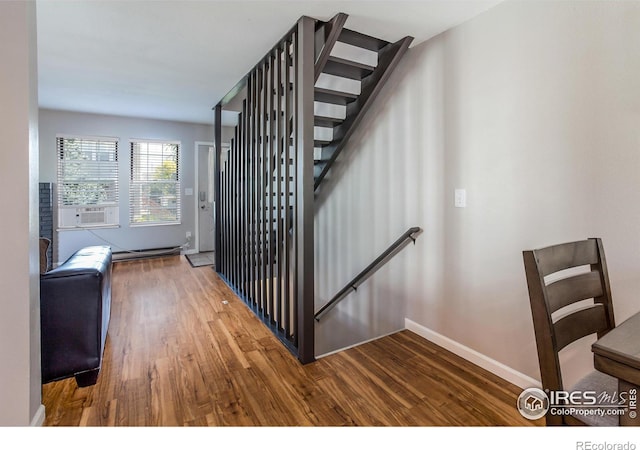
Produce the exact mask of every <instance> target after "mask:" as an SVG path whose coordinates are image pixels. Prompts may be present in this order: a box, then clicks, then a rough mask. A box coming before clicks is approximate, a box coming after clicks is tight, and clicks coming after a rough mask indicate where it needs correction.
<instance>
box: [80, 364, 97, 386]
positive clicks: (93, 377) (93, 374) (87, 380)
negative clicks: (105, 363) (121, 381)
mask: <svg viewBox="0 0 640 450" xmlns="http://www.w3.org/2000/svg"><path fill="white" fill-rule="evenodd" d="M99 372H100V369H99V368H98V369H93V370H88V371H86V372H81V373H77V374H76V375H75V378H76V383H78V387H87V386H93V385H94V384H96V381H98V373H99Z"/></svg>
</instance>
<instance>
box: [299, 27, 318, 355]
mask: <svg viewBox="0 0 640 450" xmlns="http://www.w3.org/2000/svg"><path fill="white" fill-rule="evenodd" d="M314 31H315V22H314V21H313V20H312V19H311V18H309V17H302V18H301V19H300V20H299V21H298V32H297V34H298V36H297V40H296V42H297V48H296V58H297V61H296V63H297V64H296V78H297V82H296V107H297V116H298V126H297V128H298V130H297V131H298V133H297V135H298V136H297V141H296V147H297V148H296V155H297V161H296V174H297V176H296V191H297V192H296V204H297V212H296V216H297V217H296V220H297V226H296V228H297V234H298V240H297V242H296V244H297V249H298V252H297V253H298V254H297V261H296V265H297V284H298V287H297V292H296V294H297V306H296V308H295V311H296V315H297V318H296V322H295V324H296V330H295V336H296V337H297V347H298V358H299V359H300V360H301V361H302V362H303V363H308V362H311V361H313V360H315V354H314V318H313V314H314V254H313V252H314V241H313V240H314V231H313V201H314V180H313V121H314V117H313V116H314V60H313V58H314Z"/></svg>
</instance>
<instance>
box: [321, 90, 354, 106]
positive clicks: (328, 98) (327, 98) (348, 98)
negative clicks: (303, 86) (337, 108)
mask: <svg viewBox="0 0 640 450" xmlns="http://www.w3.org/2000/svg"><path fill="white" fill-rule="evenodd" d="M314 90H315V100H316V101H319V102H323V103H334V104H336V105H346V104H347V103H350V102H352V101H354V100H355V99H357V98H358V94H353V93H351V92H343V91H336V90H333V89H327V88H320V87H316V88H315V89H314Z"/></svg>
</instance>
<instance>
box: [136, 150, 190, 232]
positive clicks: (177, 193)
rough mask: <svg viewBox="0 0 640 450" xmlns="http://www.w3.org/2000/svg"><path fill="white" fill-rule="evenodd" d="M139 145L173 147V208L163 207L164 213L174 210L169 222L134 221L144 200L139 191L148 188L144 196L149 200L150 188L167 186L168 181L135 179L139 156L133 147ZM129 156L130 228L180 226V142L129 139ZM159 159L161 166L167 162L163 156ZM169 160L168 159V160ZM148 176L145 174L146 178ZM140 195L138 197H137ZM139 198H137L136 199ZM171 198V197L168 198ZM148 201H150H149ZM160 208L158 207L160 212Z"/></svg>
mask: <svg viewBox="0 0 640 450" xmlns="http://www.w3.org/2000/svg"><path fill="white" fill-rule="evenodd" d="M141 144H146V145H147V146H148V145H162V146H165V145H169V146H175V147H176V149H175V152H176V155H175V163H176V173H175V178H176V179H175V181H171V183H173V184H174V185H175V203H176V205H175V208H172V207H164V208H165V209H164V210H165V211H172V210H175V219H169V220H158V219H156V220H145V221H136V220H135V219H136V217H139V216H140V214H141V213H140V211H141V203H142V201H143V199H144V195H143V194H142V193H141V190H142V189H143V187H144V185H147V186H148V190H149V194H146V196H148V197H149V199H150V198H151V193H150V191H151V187H152V186H153V185H154V184H156V185H162V184H165V185H166V184H169V181H162V180H163V179H154V180H150V179H147V180H140V179H136V178H135V174H136V170H140V169H139V168H138V169H136V167H135V165H136V164H137V161H138V159H139V157H140V155H139V154H136V149H135V147H136V146H137V145H141ZM147 152H148V147H147ZM162 152H163V153H164V149H163V150H162ZM129 156H130V161H129V226H130V227H132V228H137V227H149V226H170V225H181V224H182V195H181V193H182V175H181V172H182V170H181V166H182V143H181V142H180V141H177V140H164V139H130V140H129ZM160 158H161V161H162V162H161V164H163V163H164V162H165V161H167V159H164V154H163V155H161V156H160ZM169 160H170V159H169ZM157 169H158V167H156V168H155V170H157ZM146 170H147V171H148V170H149V167H148V163H147V169H146ZM148 175H149V174H148V173H147V176H148ZM136 186H140V189H138V188H136ZM136 191H138V192H140V194H137V193H136ZM139 195H140V197H139ZM138 197H139V198H138ZM169 197H171V196H169ZM149 201H150V200H149ZM162 208H163V207H162V206H161V207H160V210H162Z"/></svg>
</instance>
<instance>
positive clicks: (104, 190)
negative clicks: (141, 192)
mask: <svg viewBox="0 0 640 450" xmlns="http://www.w3.org/2000/svg"><path fill="white" fill-rule="evenodd" d="M56 143H57V150H58V226H59V227H60V228H88V227H96V226H117V225H118V224H119V221H118V140H117V139H115V138H108V137H106V138H105V137H97V138H94V137H69V136H57V138H56Z"/></svg>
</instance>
